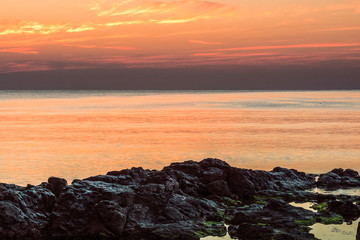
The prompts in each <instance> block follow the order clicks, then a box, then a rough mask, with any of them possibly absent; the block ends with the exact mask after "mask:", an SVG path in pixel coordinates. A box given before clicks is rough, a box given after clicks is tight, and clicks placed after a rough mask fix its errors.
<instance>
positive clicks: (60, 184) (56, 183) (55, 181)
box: [46, 177, 67, 197]
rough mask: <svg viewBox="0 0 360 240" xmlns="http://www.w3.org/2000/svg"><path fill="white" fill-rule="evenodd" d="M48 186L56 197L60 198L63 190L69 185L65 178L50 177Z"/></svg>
mask: <svg viewBox="0 0 360 240" xmlns="http://www.w3.org/2000/svg"><path fill="white" fill-rule="evenodd" d="M48 183H49V184H48V185H47V186H46V187H47V189H49V190H50V191H51V192H52V193H54V194H55V196H56V197H59V195H60V193H61V192H62V190H63V188H64V187H65V186H66V185H67V181H66V180H65V179H63V178H57V177H49V179H48Z"/></svg>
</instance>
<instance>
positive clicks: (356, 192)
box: [310, 188, 360, 196]
mask: <svg viewBox="0 0 360 240" xmlns="http://www.w3.org/2000/svg"><path fill="white" fill-rule="evenodd" d="M310 191H311V192H314V193H320V194H332V195H349V196H360V188H341V189H336V190H329V189H323V188H314V189H311V190H310Z"/></svg>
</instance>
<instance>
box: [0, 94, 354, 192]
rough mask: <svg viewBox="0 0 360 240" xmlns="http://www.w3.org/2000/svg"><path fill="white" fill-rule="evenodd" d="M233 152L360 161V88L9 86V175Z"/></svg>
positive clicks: (345, 164)
mask: <svg viewBox="0 0 360 240" xmlns="http://www.w3.org/2000/svg"><path fill="white" fill-rule="evenodd" d="M207 157H216V158H220V159H223V160H225V161H227V162H228V163H230V164H231V165H233V166H237V167H243V168H252V169H264V170H271V169H272V168H273V167H275V166H283V167H287V168H296V169H299V170H302V171H307V172H313V173H319V172H325V171H329V170H331V169H333V168H336V167H342V168H353V169H355V170H357V171H359V170H360V91H321V92H311V91H308V92H241V91H231V92H229V91H215V92H213V91H203V92H141V91H111V92H102V91H28V92H27V91H25V92H24V91H0V182H7V183H16V184H20V185H25V184H27V183H31V184H39V183H41V182H43V181H46V180H47V178H48V177H49V176H59V177H63V178H66V179H67V180H68V181H71V180H72V179H75V178H80V179H81V178H85V177H88V176H92V175H97V174H105V173H106V172H107V171H112V170H120V169H124V168H129V167H133V166H142V167H144V168H150V169H161V168H162V167H164V166H166V165H168V164H170V163H171V162H177V161H185V160H189V159H192V160H201V159H203V158H207Z"/></svg>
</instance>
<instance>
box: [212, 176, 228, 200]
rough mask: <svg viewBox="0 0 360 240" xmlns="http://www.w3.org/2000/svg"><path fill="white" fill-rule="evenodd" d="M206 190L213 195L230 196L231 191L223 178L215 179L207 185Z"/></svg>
mask: <svg viewBox="0 0 360 240" xmlns="http://www.w3.org/2000/svg"><path fill="white" fill-rule="evenodd" d="M208 191H209V192H210V193H211V194H213V195H218V196H226V197H230V196H231V192H230V189H229V187H228V185H227V183H226V182H225V181H223V180H216V181H214V182H212V183H209V185H208Z"/></svg>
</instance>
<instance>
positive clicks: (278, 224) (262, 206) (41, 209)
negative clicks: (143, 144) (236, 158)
mask: <svg viewBox="0 0 360 240" xmlns="http://www.w3.org/2000/svg"><path fill="white" fill-rule="evenodd" d="M327 176H330V178H333V179H340V180H339V181H341V182H342V181H343V179H345V178H346V179H353V180H354V179H357V178H358V175H357V173H356V172H355V171H353V170H349V169H347V170H345V171H343V170H335V171H333V172H331V173H329V174H328V175H327ZM314 186H315V176H314V175H309V174H305V173H303V172H299V171H297V170H294V169H285V168H280V167H276V168H274V170H273V171H270V172H266V171H253V170H248V169H240V168H234V167H231V166H230V165H228V164H227V163H226V162H224V161H221V160H219V159H212V158H209V159H204V160H202V161H200V162H195V161H186V162H183V163H173V164H171V165H170V166H168V167H165V168H164V169H163V170H161V171H156V170H145V169H143V168H141V167H140V168H131V169H125V170H121V171H112V172H108V173H107V174H106V175H99V176H93V177H89V178H86V179H84V180H78V179H77V180H74V181H73V182H72V184H71V185H67V182H66V180H65V179H61V178H56V177H50V178H49V179H48V182H46V183H42V184H40V185H38V186H32V185H28V186H27V187H19V186H16V185H11V184H0V239H5V240H6V239H39V240H45V239H74V240H77V239H79V240H80V239H124V240H133V239H134V240H135V239H140V240H141V239H144V240H145V239H146V240H151V239H154V240H155V239H160V240H161V239H185V240H191V239H194V240H195V239H199V238H200V237H203V236H206V235H209V234H210V235H211V234H215V235H216V234H218V235H222V234H224V233H225V232H224V231H225V227H224V225H223V222H224V221H226V222H227V223H229V224H231V228H230V230H231V231H230V233H231V234H232V235H233V236H238V237H239V236H240V235H241V236H243V238H241V239H268V237H269V236H271V237H274V238H275V239H312V238H313V236H312V235H311V234H309V233H308V229H307V228H303V227H302V226H299V225H298V224H297V223H295V222H294V221H295V219H300V220H308V219H310V218H313V217H314V216H315V215H316V214H317V213H313V212H311V211H306V210H303V209H300V208H295V207H292V206H290V205H289V204H288V203H287V202H286V201H284V200H276V199H272V198H276V197H282V198H284V199H286V200H289V199H309V198H311V199H315V200H316V199H321V201H325V200H326V201H330V200H334V196H323V195H320V194H314V193H310V192H305V191H303V190H304V189H309V188H311V187H314ZM259 195H264V196H267V197H269V198H268V199H266V201H261V200H260V201H258V202H257V200H256V197H257V196H259ZM354 199H355V198H354V197H353V198H352V199H348V200H349V201H350V200H354ZM355 200H356V199H355ZM245 204H249V205H245ZM346 207H349V206H348V205H346V206H345V208H344V209H346ZM352 207H353V206H350V207H349V209H348V210H349V211H352V210H353V208H352ZM323 214H325V213H323ZM329 214H330V215H331V213H329ZM334 214H335V213H334ZM318 215H319V214H318ZM319 216H320V215H319ZM259 223H261V224H259ZM285 232H286V233H285ZM246 237H247V238H246ZM290 237H291V238H290Z"/></svg>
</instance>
